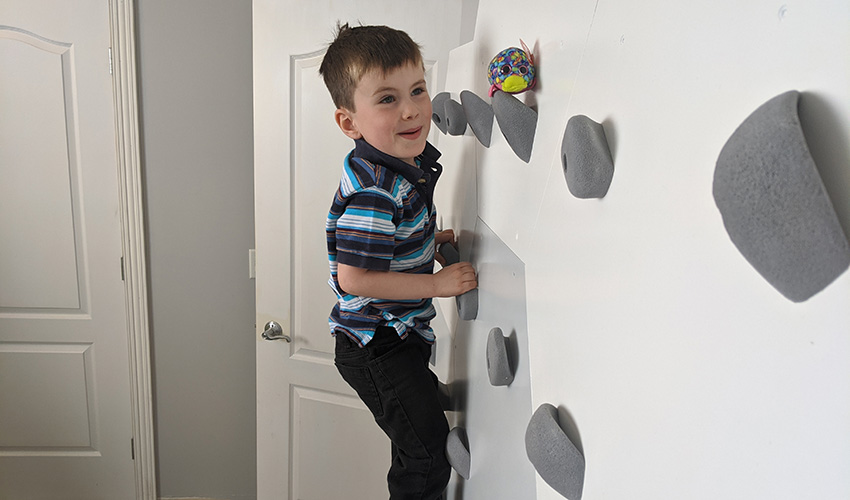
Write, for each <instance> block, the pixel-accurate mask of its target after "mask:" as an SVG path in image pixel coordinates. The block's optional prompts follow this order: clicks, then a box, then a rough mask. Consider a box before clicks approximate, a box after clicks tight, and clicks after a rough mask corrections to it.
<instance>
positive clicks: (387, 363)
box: [335, 327, 451, 500]
mask: <svg viewBox="0 0 850 500" xmlns="http://www.w3.org/2000/svg"><path fill="white" fill-rule="evenodd" d="M430 357H431V346H430V345H429V344H428V343H427V342H425V341H424V340H422V338H421V337H420V336H419V335H418V334H416V333H415V332H411V333H410V334H409V335H408V336H407V338H405V339H401V338H399V336H398V334H397V333H396V331H395V329H393V328H390V327H378V329H377V330H376V332H375V336H374V337H373V338H372V340H371V341H370V342H369V343H368V344H366V346H365V347H359V346H358V345H357V344H356V343H355V342H353V341H352V340H351V339H349V338H348V337H347V336H346V335H345V334H343V333H338V334H337V336H336V359H335V362H336V367H337V369H338V370H339V373H340V374H341V375H342V378H343V379H345V381H346V382H348V384H349V385H350V386H351V387H352V388H354V390H355V391H357V394H358V395H359V396H360V399H362V400H363V402H364V403H366V406H367V407H369V410H370V411H371V412H372V414H373V415H374V416H375V422H377V423H378V425H379V426H380V427H381V429H383V431H384V432H385V433H386V434H387V436H389V438H390V441H392V465H391V466H390V471H389V474H387V482H388V483H389V490H390V500H414V499H415V500H436V499H439V498H442V493H443V490H445V488H446V485H448V482H449V477H450V476H451V466H450V465H449V462H448V460H447V459H446V453H445V448H446V436H448V433H449V425H448V422H447V421H446V415H445V413H443V409H442V408H441V406H440V402H439V399H438V397H437V377H436V375H434V373H433V372H432V371H431V369H430V368H429V367H428V360H429V359H430Z"/></svg>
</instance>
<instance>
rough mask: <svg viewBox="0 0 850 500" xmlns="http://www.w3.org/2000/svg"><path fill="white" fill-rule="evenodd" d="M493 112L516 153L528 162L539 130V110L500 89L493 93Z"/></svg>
mask: <svg viewBox="0 0 850 500" xmlns="http://www.w3.org/2000/svg"><path fill="white" fill-rule="evenodd" d="M493 113H495V115H496V121H497V122H499V129H500V130H501V131H502V135H504V136H505V139H506V140H507V141H508V145H509V146H510V147H511V149H513V150H514V153H516V155H517V156H518V157H519V158H520V159H521V160H522V161H524V162H526V163H528V162H529V161H531V150H532V149H533V147H534V134H535V133H536V131H537V111H534V110H533V109H531V108H529V107H528V106H526V105H525V104H524V103H523V102H522V101H520V100H519V99H517V98H516V97H514V96H513V95H511V94H508V93H505V92H502V91H501V90H499V91H496V93H495V94H494V95H493Z"/></svg>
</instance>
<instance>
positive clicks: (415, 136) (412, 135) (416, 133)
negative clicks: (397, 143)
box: [398, 127, 422, 140]
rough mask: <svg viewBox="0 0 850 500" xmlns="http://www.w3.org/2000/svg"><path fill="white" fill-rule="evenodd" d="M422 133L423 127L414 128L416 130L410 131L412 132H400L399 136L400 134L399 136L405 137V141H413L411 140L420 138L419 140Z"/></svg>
mask: <svg viewBox="0 0 850 500" xmlns="http://www.w3.org/2000/svg"><path fill="white" fill-rule="evenodd" d="M421 133H422V127H416V128H414V129H410V130H405V131H403V132H399V134H398V135H400V136H402V137H404V138H405V139H411V140H414V139H418V138H419V134H421Z"/></svg>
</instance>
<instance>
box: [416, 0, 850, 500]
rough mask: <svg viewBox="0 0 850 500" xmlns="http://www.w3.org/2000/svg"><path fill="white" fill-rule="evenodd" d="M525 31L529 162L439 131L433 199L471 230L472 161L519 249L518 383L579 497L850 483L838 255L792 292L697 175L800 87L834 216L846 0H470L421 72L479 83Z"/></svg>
mask: <svg viewBox="0 0 850 500" xmlns="http://www.w3.org/2000/svg"><path fill="white" fill-rule="evenodd" d="M519 38H522V39H524V40H525V42H526V43H527V44H528V45H529V46H530V47H535V54H536V56H537V58H538V66H539V74H540V82H539V87H538V89H537V91H536V92H534V93H533V94H526V95H525V97H523V99H526V100H527V102H529V103H535V105H536V107H537V109H538V111H539V122H538V128H537V135H536V139H535V144H534V151H533V154H532V159H531V162H530V163H529V164H525V163H523V162H522V161H520V160H519V159H518V158H516V156H515V155H514V154H513V152H512V151H511V150H510V149H509V147H508V146H507V144H506V141H505V139H504V138H503V137H502V136H501V133H500V132H499V130H498V126H496V127H495V128H494V132H493V137H494V141H493V145H492V147H490V148H489V149H485V148H483V147H481V146H480V145H477V144H476V141H474V140H469V139H470V138H469V137H464V138H457V137H448V136H446V137H441V138H440V140H439V144H438V147H440V149H442V150H443V151H444V153H445V154H444V157H443V160H444V161H443V164H444V167H445V168H446V171H447V173H448V175H446V177H445V178H444V180H443V181H441V183H442V184H441V185H440V189H439V190H438V191H439V193H438V198H437V202H438V204H439V205H440V209H441V212H442V214H443V216H444V218H446V226H455V227H459V228H461V229H467V230H472V229H473V227H474V216H475V215H476V214H474V213H472V211H474V208H473V209H472V211H471V210H470V209H469V207H468V206H465V205H464V199H468V195H463V196H459V193H468V192H469V190H470V186H469V184H468V180H467V176H464V175H456V174H452V173H451V171H452V170H455V171H457V170H458V169H461V168H464V169H468V168H472V167H473V166H474V167H475V168H476V169H477V183H476V185H475V186H474V187H473V189H476V190H477V199H478V206H477V212H478V215H479V216H480V217H481V219H482V220H483V221H484V222H486V223H487V224H488V226H489V227H490V228H492V229H493V230H494V231H495V232H496V234H497V235H498V236H499V237H500V238H501V239H502V240H503V241H504V242H505V243H506V244H507V245H508V246H509V247H510V248H511V249H512V251H513V252H514V253H515V254H516V255H517V256H518V257H519V258H520V259H521V260H522V261H524V262H525V265H526V273H527V283H526V286H527V303H528V333H529V344H530V367H531V381H532V397H533V405H534V407H535V408H536V407H537V406H538V405H539V404H541V403H544V402H548V403H551V404H554V405H555V406H557V407H559V408H560V409H561V411H562V413H564V414H567V413H568V414H569V415H570V416H571V417H572V418H573V419H574V421H575V424H576V426H577V428H578V432H579V434H580V439H581V445H582V448H583V449H584V452H585V457H586V460H587V475H586V481H585V487H584V498H588V499H591V498H593V499H625V498H628V499H655V498H665V499H668V498H669V499H676V498H687V499H715V498H740V499H753V498H770V499H796V498H818V499H846V498H850V474H848V473H847V471H848V470H850V426H849V425H848V422H850V391H848V390H847V388H846V386H847V381H848V380H850V363H848V362H847V360H848V359H850V272H845V273H844V274H843V275H842V276H841V277H840V278H839V279H838V280H836V281H835V282H834V283H832V284H831V285H830V286H829V287H827V288H826V289H825V290H823V291H822V292H821V293H819V294H818V295H816V296H814V297H813V298H811V299H809V300H808V301H806V302H804V303H800V304H794V303H792V302H790V301H788V300H787V299H785V298H784V297H782V296H781V295H780V294H779V293H778V292H777V291H775V290H774V289H773V288H772V287H771V286H770V285H769V284H768V283H767V282H766V281H765V280H764V279H762V278H761V277H760V276H759V275H758V273H757V272H756V271H755V270H754V269H753V268H752V267H751V266H750V265H749V264H748V263H747V262H746V261H745V260H744V258H743V257H742V256H741V254H740V253H739V252H738V251H737V249H736V248H735V247H734V245H733V244H732V243H731V241H730V239H729V237H728V235H727V234H726V232H725V230H724V227H723V224H722V221H721V217H720V214H719V212H718V210H717V208H716V206H715V204H714V200H713V198H712V194H711V193H712V176H713V172H714V165H715V162H716V160H717V156H718V154H719V152H720V149H721V148H722V146H723V144H724V143H725V141H726V140H727V139H728V137H729V136H730V135H731V133H732V132H733V131H734V130H735V128H736V127H737V126H738V125H739V124H740V123H741V121H743V120H744V118H746V117H747V116H748V115H749V114H750V113H751V112H752V111H753V110H755V108H756V107H758V106H759V105H760V104H762V103H763V102H765V101H767V100H768V99H770V98H771V97H774V96H775V95H777V94H779V93H781V92H784V91H786V90H791V89H797V90H800V91H802V92H804V97H803V99H802V105H801V115H802V116H803V120H804V124H805V125H806V131H807V134H808V140H809V142H810V146H811V148H812V150H813V155H814V156H815V159H816V160H817V161H818V166H819V169H820V171H821V175H822V177H823V178H824V180H825V183H826V185H827V187H828V191H829V192H830V194H831V196H832V198H833V202H834V203H835V206H836V210H837V212H838V214H839V218H840V220H841V222H842V225H843V227H844V228H845V232H848V233H850V161H848V160H850V142H848V140H847V137H850V57H848V48H850V5H848V4H847V3H846V2H843V1H838V0H833V1H828V0H810V1H802V0H800V1H786V2H776V1H768V0H748V1H746V2H740V1H732V0H721V1H717V0H714V1H694V2H681V1H674V0H653V1H645V2H631V1H626V0H598V1H597V0H575V1H570V2H563V1H555V0H551V1H537V2H533V3H526V4H523V5H515V2H506V1H503V0H481V2H480V5H479V10H478V19H477V23H476V31H475V37H474V41H473V42H472V43H471V44H469V45H467V46H465V47H461V48H459V49H457V50H456V51H455V52H454V53H453V54H452V61H451V62H450V65H449V75H448V79H447V82H448V85H451V87H448V86H447V88H445V89H436V90H447V91H450V92H453V93H455V94H457V93H459V92H460V91H461V90H466V89H469V90H473V91H474V92H476V93H477V94H478V95H480V96H486V91H487V81H486V65H487V63H488V62H489V60H490V58H492V56H493V55H494V54H495V53H496V52H498V51H499V50H501V49H503V48H506V47H509V46H512V45H517V44H518V42H519ZM432 93H433V94H436V92H435V91H434V92H432ZM577 114H585V115H588V116H589V117H591V118H592V119H594V120H596V121H597V122H601V123H603V124H604V126H605V130H606V134H607V135H608V139H609V143H610V145H611V150H612V153H613V156H614V160H615V174H614V179H613V183H612V185H611V188H610V190H609V192H608V194H607V196H606V197H605V198H604V199H602V200H579V199H576V198H574V197H572V195H571V194H570V193H569V192H568V190H567V187H566V183H565V181H564V177H563V173H562V168H561V163H560V158H559V153H560V143H561V138H562V136H563V132H564V128H565V126H566V122H567V120H568V119H569V118H570V117H571V116H574V115H577ZM468 134H470V132H468ZM470 159H471V161H472V162H473V163H470ZM517 425H524V423H517ZM472 452H473V461H475V460H476V457H475V452H474V450H472ZM479 459H480V460H486V458H481V457H479ZM470 480H471V481H474V477H473V478H471V479H470ZM537 487H538V498H540V499H557V498H561V497H560V496H559V495H558V494H557V493H555V492H554V490H552V489H551V488H549V487H548V486H547V485H546V484H545V483H543V482H542V481H540V480H538V481H537ZM493 494H494V496H493V498H498V496H497V493H496V492H495V491H494V493H493Z"/></svg>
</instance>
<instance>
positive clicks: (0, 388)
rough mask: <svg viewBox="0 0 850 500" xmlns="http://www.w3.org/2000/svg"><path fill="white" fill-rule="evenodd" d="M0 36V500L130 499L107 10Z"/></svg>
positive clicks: (15, 21) (95, 4) (77, 4)
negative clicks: (0, 499)
mask: <svg viewBox="0 0 850 500" xmlns="http://www.w3.org/2000/svg"><path fill="white" fill-rule="evenodd" d="M0 25H2V26H0V68H2V70H0V497H2V498H4V499H5V498H8V499H19V498H20V499H24V498H27V499H29V498H33V499H54V498H55V499H127V498H134V496H135V486H134V481H135V480H134V467H133V460H132V455H131V453H132V451H131V437H132V422H131V402H130V369H129V352H128V340H127V328H128V326H127V319H126V306H125V298H124V297H125V292H124V285H123V283H122V270H121V256H122V240H121V221H120V213H119V190H118V168H117V162H116V138H115V122H114V114H113V92H112V77H111V76H110V64H109V57H108V48H109V45H110V12H109V5H108V3H107V2H106V1H105V0H87V1H74V2H66V1H63V0H55V1H38V2H31V1H29V0H14V1H12V0H3V2H2V7H0Z"/></svg>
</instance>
